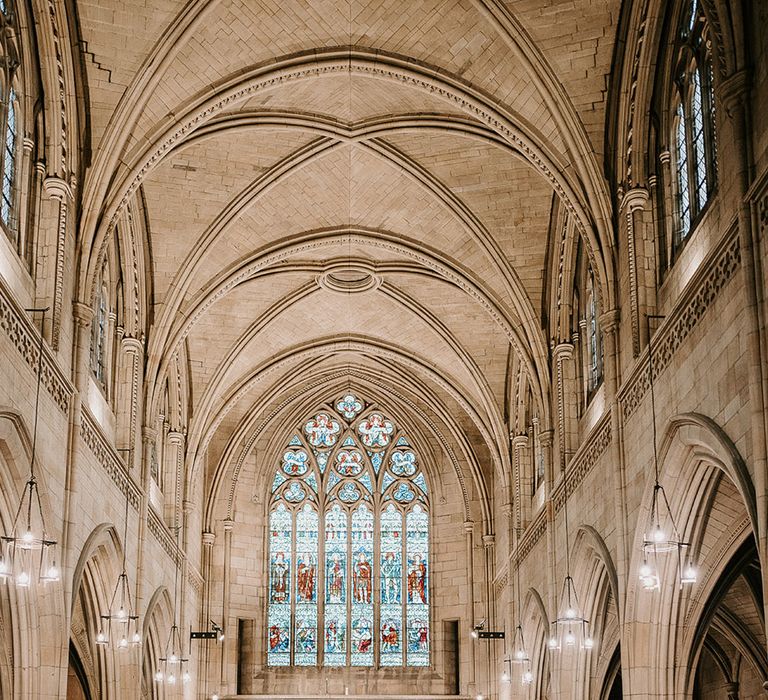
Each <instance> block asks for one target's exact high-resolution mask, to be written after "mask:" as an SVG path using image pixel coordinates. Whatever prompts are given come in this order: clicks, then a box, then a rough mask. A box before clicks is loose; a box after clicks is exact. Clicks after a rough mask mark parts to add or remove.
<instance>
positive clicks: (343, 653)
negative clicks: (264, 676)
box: [324, 505, 348, 666]
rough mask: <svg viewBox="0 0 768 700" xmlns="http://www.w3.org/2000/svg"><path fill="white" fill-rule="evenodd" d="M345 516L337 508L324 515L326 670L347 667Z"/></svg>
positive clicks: (333, 507)
mask: <svg viewBox="0 0 768 700" xmlns="http://www.w3.org/2000/svg"><path fill="white" fill-rule="evenodd" d="M347 536H348V533H347V514H346V513H345V512H344V511H343V510H342V509H341V507H340V506H339V505H334V506H332V507H331V508H330V509H329V510H328V511H327V513H326V515H325V630H324V640H325V647H324V649H325V655H324V664H325V665H326V666H345V665H346V663H347V605H346V602H347Z"/></svg>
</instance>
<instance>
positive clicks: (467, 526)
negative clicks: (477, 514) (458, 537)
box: [464, 520, 475, 534]
mask: <svg viewBox="0 0 768 700" xmlns="http://www.w3.org/2000/svg"><path fill="white" fill-rule="evenodd" d="M474 531H475V522H474V521H473V520H465V521H464V532H466V533H467V534H469V533H471V532H474Z"/></svg>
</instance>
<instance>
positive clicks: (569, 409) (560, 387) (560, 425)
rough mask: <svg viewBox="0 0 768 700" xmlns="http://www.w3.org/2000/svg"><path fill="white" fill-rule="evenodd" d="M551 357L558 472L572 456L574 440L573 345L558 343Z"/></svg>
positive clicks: (562, 469)
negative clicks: (554, 394) (555, 393)
mask: <svg viewBox="0 0 768 700" xmlns="http://www.w3.org/2000/svg"><path fill="white" fill-rule="evenodd" d="M552 357H553V362H554V365H555V373H556V375H555V381H556V384H557V433H558V435H557V446H558V467H559V469H560V471H565V468H566V466H567V464H568V462H569V461H570V458H571V456H572V455H573V445H574V442H575V439H576V426H575V423H574V416H575V414H576V410H575V406H574V405H573V402H574V398H575V394H576V392H575V387H574V386H573V379H574V376H575V374H576V372H575V371H574V367H573V362H574V360H573V345H571V344H570V343H566V342H562V343H558V344H557V345H556V346H555V347H554V350H553V352H552Z"/></svg>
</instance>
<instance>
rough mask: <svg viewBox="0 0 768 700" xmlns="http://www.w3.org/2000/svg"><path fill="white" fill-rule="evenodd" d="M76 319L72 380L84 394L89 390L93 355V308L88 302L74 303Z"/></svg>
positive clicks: (76, 387)
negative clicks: (90, 365) (91, 356)
mask: <svg viewBox="0 0 768 700" xmlns="http://www.w3.org/2000/svg"><path fill="white" fill-rule="evenodd" d="M73 314H74V319H75V355H74V357H73V358H72V367H73V373H72V374H73V376H72V381H73V382H74V384H75V389H77V391H79V392H80V394H81V396H82V395H84V394H85V395H87V391H88V372H89V371H90V369H89V367H88V365H89V362H90V355H91V323H92V322H93V309H92V308H91V307H90V306H88V305H87V304H82V303H80V302H75V303H74V305H73Z"/></svg>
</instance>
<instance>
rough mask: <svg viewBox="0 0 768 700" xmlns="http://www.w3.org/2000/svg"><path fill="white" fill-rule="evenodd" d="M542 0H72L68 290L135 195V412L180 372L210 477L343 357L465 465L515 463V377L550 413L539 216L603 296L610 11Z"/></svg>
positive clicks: (606, 282)
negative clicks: (72, 212) (79, 68)
mask: <svg viewBox="0 0 768 700" xmlns="http://www.w3.org/2000/svg"><path fill="white" fill-rule="evenodd" d="M548 5H549V3H546V2H536V1H533V2H514V3H512V2H510V3H506V4H504V3H502V2H498V1H496V0H462V1H450V2H427V1H423V2H422V1H420V2H401V1H394V0H390V1H387V2H368V3H365V2H357V1H356V0H349V1H343V2H341V1H340V2H330V1H328V2H326V1H314V0H313V1H312V2H299V1H298V0H291V1H289V2H282V3H278V2H266V1H260V2H224V1H222V2H215V1H210V2H203V1H202V0H198V1H197V2H189V3H186V4H184V3H180V2H155V3H152V6H151V7H149V6H147V7H144V6H137V5H136V3H132V2H126V3H125V4H124V5H123V7H122V8H120V6H119V5H118V4H113V5H112V8H110V9H106V8H104V7H102V6H101V5H100V4H98V3H90V2H78V3H77V11H78V16H79V23H80V32H81V35H82V40H83V43H84V45H85V46H87V57H88V60H87V61H86V65H85V67H84V68H85V78H84V80H85V83H86V84H87V97H88V101H89V107H90V122H89V137H90V141H91V148H90V152H91V154H92V156H91V162H90V164H88V167H87V170H86V172H85V178H84V182H83V201H84V208H83V213H82V226H81V250H82V256H81V261H82V262H81V269H80V279H79V285H80V294H81V296H82V297H84V298H87V297H88V295H89V294H90V293H92V290H93V284H94V282H93V280H94V279H95V275H96V272H97V270H98V269H99V261H100V255H101V254H102V253H103V251H104V250H105V245H106V243H105V242H108V241H109V240H110V237H112V236H113V235H115V226H116V224H117V237H118V238H119V237H120V236H121V235H122V236H124V233H122V232H121V231H120V226H121V225H120V223H119V222H120V221H124V219H121V216H122V215H123V213H124V211H125V209H126V207H129V206H133V209H134V215H135V212H139V211H140V213H141V217H142V220H143V224H144V228H145V229H146V231H145V236H146V242H145V246H144V247H145V254H146V262H147V264H146V269H147V270H148V273H147V274H148V275H149V277H150V279H149V280H144V281H142V284H143V285H144V289H145V295H146V296H147V297H148V298H149V304H148V308H149V313H148V314H147V316H148V318H149V327H148V329H147V330H148V335H147V341H148V351H149V359H148V366H147V369H146V371H147V375H148V377H149V378H150V380H151V381H150V386H149V389H148V392H149V393H148V395H147V397H146V400H147V405H148V407H149V409H150V411H153V412H154V413H157V412H160V411H162V410H163V401H164V387H165V386H166V380H167V379H168V377H169V376H171V378H172V380H173V381H176V379H177V378H178V379H179V380H181V381H183V382H184V383H185V384H187V385H188V390H189V401H188V405H187V406H186V407H185V408H184V410H183V411H181V412H180V413H181V414H184V416H185V419H186V425H184V426H183V427H184V428H185V429H186V431H187V440H188V443H189V445H190V447H191V448H192V449H191V454H192V458H191V461H192V462H195V460H196V459H197V458H199V457H200V456H201V455H202V454H203V452H204V450H205V449H206V448H210V450H211V452H210V454H209V455H208V459H207V464H208V469H209V470H210V472H212V471H213V470H214V469H215V468H216V463H217V462H218V460H219V456H220V455H223V454H227V453H228V451H231V450H232V445H233V441H235V440H236V437H237V435H238V434H240V433H242V432H243V431H244V430H245V426H251V425H252V424H251V422H249V421H251V420H252V416H253V414H254V410H255V407H258V406H262V407H265V406H268V405H272V404H273V403H274V401H275V400H276V396H277V395H278V394H280V393H281V392H282V393H284V394H286V395H290V396H296V397H299V398H297V399H296V400H297V401H299V402H301V401H302V399H301V397H302V396H305V397H307V398H306V399H304V401H305V403H306V405H305V409H306V410H308V409H309V407H310V404H311V402H312V401H316V396H315V393H314V392H312V391H308V390H306V387H307V386H309V385H310V384H312V381H313V380H316V381H323V380H322V377H324V376H325V375H328V376H331V375H333V374H334V373H341V374H342V375H343V374H344V372H345V370H346V371H347V373H348V374H352V369H351V368H354V375H355V376H354V377H353V378H352V379H350V380H349V381H350V382H354V383H355V384H356V386H358V387H359V390H361V391H362V392H366V391H367V392H368V394H369V395H370V396H375V397H378V398H380V399H381V400H382V401H384V400H385V398H386V397H385V393H386V391H385V390H387V389H391V391H392V392H393V393H398V392H399V393H400V395H401V396H402V397H405V396H406V395H407V396H408V397H409V399H410V400H412V401H413V402H414V404H415V405H418V406H419V407H420V409H421V410H423V411H426V412H427V413H429V414H430V415H432V416H434V417H436V418H437V420H438V422H439V423H441V424H442V427H443V429H444V430H445V431H446V432H447V433H448V434H451V435H452V437H451V441H452V443H453V444H454V446H459V447H460V449H459V450H458V454H459V455H460V456H459V457H458V458H457V459H458V461H459V462H463V463H467V462H468V463H470V466H471V464H472V463H474V465H475V469H476V470H478V471H479V472H482V471H483V470H485V472H486V476H490V471H491V470H493V469H498V470H500V472H503V471H504V470H505V466H506V465H507V461H508V459H509V455H508V434H509V431H510V430H511V429H513V426H514V424H515V422H516V418H515V416H514V413H515V411H516V410H518V408H517V407H518V406H519V402H516V400H515V396H514V394H515V391H516V387H518V386H519V383H518V379H517V376H516V373H517V372H518V371H522V372H523V373H524V374H525V375H526V381H527V382H528V383H529V384H530V386H531V387H532V396H533V401H534V402H535V403H536V406H537V408H536V410H537V411H538V412H540V413H542V414H546V412H547V411H548V408H547V406H548V401H549V399H548V392H549V382H550V379H551V378H550V370H549V360H548V354H549V346H550V343H551V342H552V341H553V340H554V341H557V340H558V339H557V338H550V337H548V333H549V331H548V330H546V312H545V311H544V309H545V308H546V307H547V304H548V303H549V302H548V299H549V295H550V294H551V287H552V284H553V282H552V279H551V274H550V270H551V266H552V262H551V260H550V258H549V255H551V253H548V245H549V241H550V237H551V235H552V234H551V227H552V226H553V223H552V222H553V220H555V219H556V217H555V215H554V214H556V213H557V212H561V213H562V212H568V214H569V216H570V217H571V220H572V222H573V223H572V225H574V226H575V227H576V230H577V231H579V232H580V234H581V236H582V238H583V241H584V244H585V246H586V249H587V250H588V251H589V255H590V258H591V259H592V260H593V262H594V266H595V269H596V274H597V277H598V278H599V282H600V288H601V293H602V295H603V297H604V298H605V299H606V300H607V303H609V301H610V297H611V296H612V295H613V293H614V291H613V284H614V273H613V270H612V262H611V258H610V255H611V253H610V248H611V246H612V241H611V234H610V232H609V217H610V214H609V212H610V206H609V203H608V197H607V195H606V192H607V188H606V185H605V183H604V179H603V174H602V171H603V164H602V162H601V159H602V151H603V139H604V136H603V134H604V126H603V125H604V119H605V110H606V104H607V94H608V73H609V71H610V65H611V60H612V55H613V34H614V31H615V30H614V27H615V24H616V22H617V21H618V6H619V3H618V2H616V1H605V2H599V1H596V2H587V1H579V2H576V3H569V4H568V6H567V7H561V8H559V7H558V6H557V4H555V7H548ZM139 27H140V28H141V31H137V28H139ZM574 27H575V28H576V29H577V30H578V29H579V28H581V31H582V32H583V38H582V41H581V42H580V49H579V50H578V51H577V50H575V49H574V46H573V42H572V37H571V34H572V32H573V31H574ZM132 203H135V204H132ZM553 212H554V214H553ZM357 287H361V288H362V287H366V288H365V289H362V290H358V289H357ZM174 375H178V377H177V376H174ZM182 375H183V377H182ZM382 378H390V379H391V384H389V385H387V386H381V387H377V386H376V381H374V380H376V379H378V380H381V379H382ZM397 378H400V382H399V385H400V386H398V382H397V381H396V380H397ZM334 381H335V384H334ZM379 383H380V384H386V382H381V381H380V382H379ZM328 386H329V387H330V386H333V387H334V388H339V389H341V387H342V386H343V382H339V381H338V380H331V379H328ZM392 400H393V401H395V402H397V400H396V399H392ZM401 400H402V399H401ZM403 405H404V404H403ZM285 410H286V411H287V410H288V409H285ZM295 412H296V415H298V414H300V413H301V411H299V410H298V409H296V411H295ZM276 415H277V416H279V418H275V420H276V421H278V423H280V424H282V421H283V420H284V419H285V418H286V415H287V413H286V414H285V415H283V414H281V413H279V411H278V413H277V414H276ZM176 427H180V426H176ZM273 428H274V426H273ZM249 429H250V428H249ZM427 432H429V431H427ZM478 445H480V446H478ZM210 477H211V473H209V478H210Z"/></svg>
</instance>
